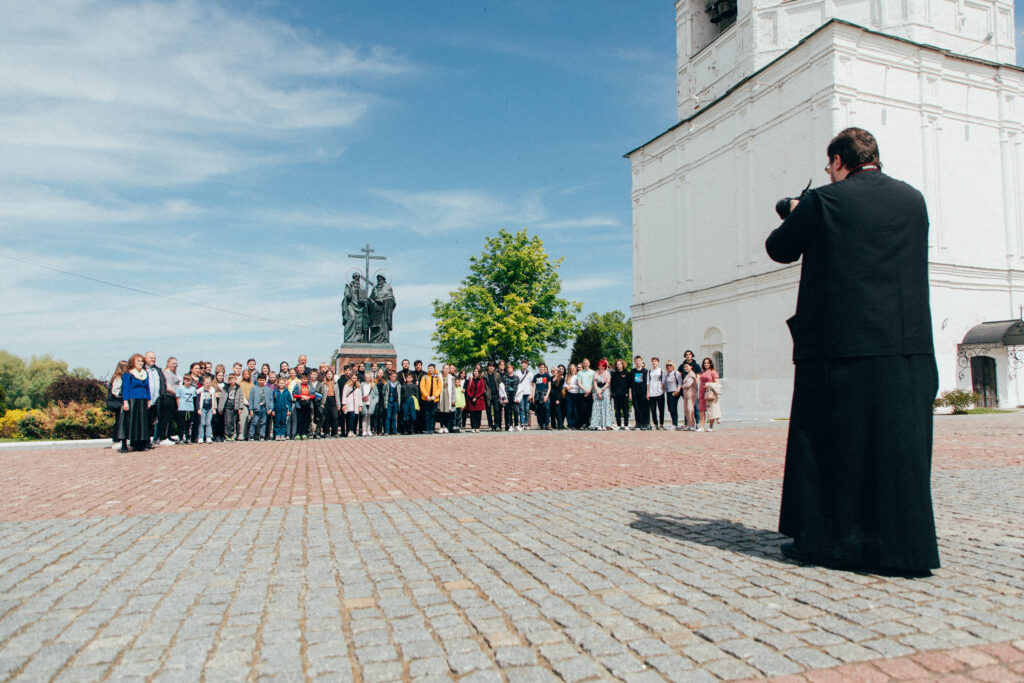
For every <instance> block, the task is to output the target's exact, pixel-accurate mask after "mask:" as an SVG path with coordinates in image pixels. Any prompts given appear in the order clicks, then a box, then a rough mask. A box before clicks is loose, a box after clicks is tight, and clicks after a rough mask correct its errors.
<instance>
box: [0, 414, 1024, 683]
mask: <svg viewBox="0 0 1024 683" xmlns="http://www.w3.org/2000/svg"><path fill="white" fill-rule="evenodd" d="M974 418H978V419H977V420H975V419H974ZM1001 420H1003V421H1001ZM953 425H956V426H953ZM977 425H982V427H981V428H978V427H977ZM1022 432H1024V415H1016V414H1015V415H1009V416H1007V417H1005V419H1004V416H991V417H990V416H972V420H971V422H970V423H966V422H952V421H943V420H936V455H935V458H934V462H935V469H934V471H933V475H934V477H933V479H934V499H935V501H936V517H937V527H938V528H939V530H940V546H941V552H942V554H943V561H944V567H943V568H942V569H940V570H938V571H936V573H935V576H933V577H931V578H929V579H926V580H908V579H891V578H886V577H879V576H874V575H861V574H851V573H847V572H835V571H829V570H824V569H821V568H815V567H798V566H795V565H791V564H789V563H786V562H784V561H782V559H781V558H780V556H779V555H778V551H777V547H778V544H779V542H780V538H781V537H780V536H779V535H778V534H777V533H775V531H774V528H775V524H776V523H777V512H778V509H777V505H778V500H777V496H778V490H779V489H778V487H779V479H778V477H779V476H781V464H782V459H781V453H782V452H783V450H784V444H785V426H784V425H772V426H756V425H755V426H740V427H738V428H734V425H727V427H726V428H724V429H723V430H722V431H721V432H720V433H719V434H717V435H715V436H716V438H715V439H713V440H700V441H698V440H697V439H693V438H690V437H691V436H692V435H689V434H686V435H684V434H679V433H664V434H662V433H653V434H637V433H606V434H601V435H595V434H588V433H585V432H580V433H575V432H573V433H566V434H564V435H563V434H551V435H547V434H532V433H525V434H517V435H516V441H517V446H516V448H517V453H519V454H520V456H521V457H519V458H517V459H508V458H502V457H497V454H498V453H499V452H501V448H497V449H488V448H483V449H481V448H480V447H479V445H478V444H479V443H484V442H483V441H482V440H483V439H492V438H493V439H495V440H496V439H499V438H502V439H507V438H509V437H508V436H507V435H502V436H498V435H493V436H492V435H481V437H480V439H481V441H479V442H477V441H475V440H473V439H468V438H466V439H464V440H463V439H461V437H458V438H456V437H452V438H451V439H448V440H444V439H440V438H439V439H438V440H437V441H428V440H425V439H423V438H422V437H413V438H411V439H406V438H405V437H401V438H396V439H380V440H373V439H371V440H365V441H359V442H358V443H359V446H358V447H356V446H355V443H353V442H351V441H348V440H339V441H330V440H327V441H322V442H309V443H308V444H305V443H299V444H295V443H278V442H274V443H272V444H266V450H263V445H262V444H261V445H253V444H246V445H242V444H224V445H222V446H218V447H217V448H220V449H222V450H221V451H217V450H209V451H206V452H208V453H210V454H213V455H205V456H204V455H200V456H199V457H197V458H192V457H191V456H189V455H186V454H185V453H184V449H182V451H174V452H167V451H166V450H163V449H161V451H160V452H159V457H156V456H155V455H153V456H150V455H140V456H139V457H137V458H133V459H132V461H131V467H130V468H128V469H123V468H122V465H123V460H119V459H114V458H111V457H110V455H109V452H107V453H102V454H100V453H98V452H95V451H90V450H88V449H82V450H74V449H70V450H61V451H58V450H52V451H48V450H45V449H44V450H40V451H33V452H32V454H31V456H28V455H21V454H20V453H19V452H18V451H12V452H5V453H4V456H5V473H6V478H4V479H0V677H10V676H12V675H13V674H14V672H20V677H22V678H26V679H33V678H40V679H46V678H50V677H52V676H54V675H55V674H56V672H60V673H59V674H58V676H59V677H60V678H63V679H68V680H93V679H97V678H102V677H105V676H108V675H109V677H110V679H111V680H114V679H118V680H122V679H123V680H132V679H136V678H138V679H145V678H151V677H152V678H154V679H156V680H195V679H197V678H199V677H201V676H205V677H206V678H207V679H208V680H211V681H213V680H230V679H231V677H232V676H233V675H236V674H238V675H240V677H247V676H249V675H250V672H249V664H250V663H251V662H253V661H256V662H257V667H256V670H255V671H253V672H251V674H252V677H253V678H255V679H256V680H289V679H302V678H304V677H306V676H310V677H314V678H318V679H321V678H322V679H323V680H341V681H347V680H352V679H353V678H354V677H355V676H357V675H358V676H359V677H361V678H363V680H376V679H378V678H379V679H380V680H392V679H393V680H398V679H400V678H401V677H402V676H404V675H405V669H408V676H409V677H410V678H411V679H414V680H445V679H449V678H450V677H452V676H458V677H464V678H467V679H472V680H490V679H495V680H497V677H500V676H502V675H503V674H507V676H508V678H509V679H512V678H513V677H515V678H517V679H518V678H521V679H523V680H533V679H536V680H541V679H548V678H550V677H551V676H553V675H558V676H561V677H562V678H564V679H566V680H585V679H586V677H593V678H607V677H609V676H615V677H619V678H621V679H623V680H637V681H640V680H648V679H651V680H653V677H654V676H660V677H664V678H667V679H669V680H710V678H713V677H719V678H733V677H737V676H738V677H754V678H756V677H760V676H779V675H782V676H785V675H790V674H797V675H799V674H803V673H805V672H807V671H810V670H816V669H827V670H829V671H832V672H850V674H849V675H850V676H853V675H855V674H856V675H861V674H864V672H870V671H875V672H878V671H888V670H891V671H893V672H902V671H904V670H908V671H909V670H910V667H909V665H908V666H905V667H904V668H902V669H901V668H899V667H901V666H903V665H902V664H901V662H906V661H912V662H914V663H915V665H916V666H919V667H923V664H921V663H917V662H916V660H910V659H908V658H909V657H917V656H926V658H925V660H923V661H924V662H928V663H931V664H932V665H933V666H936V667H938V666H940V665H944V664H942V663H943V662H945V663H947V664H948V663H949V662H953V663H954V664H955V666H956V667H957V668H955V669H951V670H950V673H951V674H955V675H960V672H965V673H964V675H969V676H971V677H975V678H978V679H985V680H987V679H993V680H998V679H1000V678H1003V679H1014V678H1019V677H1020V676H1021V675H1024V672H1020V671H1017V670H1015V669H1013V668H1011V667H1014V666H1017V667H1024V663H1021V662H1020V661H1017V660H1014V659H1011V658H1009V657H1010V655H1009V654H1008V652H1009V651H1012V652H1016V653H1020V654H1021V655H1022V656H1024V651H1022V648H1018V647H1014V646H1012V645H1010V646H1009V648H1010V650H1009V651H1007V650H1002V649H999V650H994V652H1000V653H1002V655H1004V658H1000V657H995V656H994V655H992V654H989V653H988V652H987V651H985V650H981V649H978V648H980V647H983V646H984V647H990V646H991V647H995V646H997V645H998V646H1002V645H1003V644H1006V643H1008V642H1017V641H1021V640H1022V639H1024V618H1022V617H1021V614H1022V607H1024V603H1022V598H1021V596H1022V595H1024V570H1022V568H1021V563H1020V548H1021V547H1024V534H1020V533H1019V532H1016V531H1015V529H1016V528H1017V526H1018V525H1017V521H1018V520H1019V519H1020V518H1021V513H1022V512H1024V509H1022V507H1024V505H1022V502H1021V498H1020V496H1019V491H1017V490H1016V489H1017V488H1019V487H1016V486H1015V483H1016V482H1019V481H1020V480H1021V476H1022V471H1024V463H1022V462H1021V460H1020V454H1019V449H1015V448H1014V447H1013V446H1012V444H1013V443H1015V439H1018V440H1019V436H1020V433H1022ZM965 434H968V435H969V436H968V437H965ZM554 439H562V440H563V441H564V444H561V445H559V447H558V448H557V449H555V450H554V451H553V450H552V448H551V443H552V441H553V440H554ZM640 439H644V441H642V442H641V441H640ZM494 443H495V444H498V443H502V444H504V442H498V441H495V442H494ZM640 443H646V444H649V445H650V446H651V447H650V448H647V447H646V446H644V447H641V448H637V446H638V444H640ZM410 444H415V446H413V447H409V445H410ZM965 444H970V445H969V446H967V445H965ZM563 446H564V447H563ZM620 449H621V451H622V452H628V453H629V455H630V467H628V468H622V467H619V465H618V460H619V457H618V454H619V452H620ZM965 449H967V450H966V451H965ZM108 450H109V449H108ZM172 450H173V449H172ZM552 452H562V453H572V454H573V457H572V459H571V461H570V460H562V459H559V458H551V456H550V454H551V453H552ZM965 452H968V453H969V455H967V456H965V455H964V453H965ZM226 453H231V456H230V457H228V458H223V457H220V455H221V454H226ZM442 462H443V463H444V466H443V467H439V466H438V465H439V463H442ZM469 464H472V465H473V467H469V466H468V465H469ZM313 466H315V467H316V468H317V469H316V471H317V474H318V475H319V476H317V478H316V481H317V482H319V484H318V485H313V483H312V482H313V480H308V479H305V478H304V477H301V476H292V475H294V474H295V473H299V472H305V471H309V472H312V471H313V470H306V468H307V467H313ZM64 467H68V468H73V469H71V470H67V471H73V472H74V473H75V474H74V476H72V477H68V476H63V477H59V478H58V477H53V476H52V474H47V473H52V472H56V471H62V468H64ZM112 468H113V469H112ZM353 468H354V469H353ZM253 472H261V473H264V475H263V477H262V478H259V481H260V482H262V483H261V484H260V486H266V487H268V488H267V489H266V491H277V492H278V493H274V494H273V495H268V494H262V493H259V491H258V490H257V489H252V488H250V487H251V486H252V485H254V484H250V483H248V482H250V481H255V480H254V479H253V478H252V476H251V473H253ZM343 472H344V473H343ZM352 472H358V473H359V475H358V476H355V477H354V478H353V476H350V474H351V473H352ZM437 472H444V473H445V476H444V477H441V478H439V477H438V476H437ZM47 476H50V477H51V479H49V480H47V479H46V478H45V477H47ZM266 476H270V480H267V479H266ZM513 480H514V482H513ZM69 481H74V482H75V483H76V485H78V486H79V488H77V489H75V494H74V496H71V497H68V496H65V494H66V493H67V491H68V488H67V486H68V485H67V482H69ZM357 481H366V482H374V486H373V487H368V489H369V488H373V489H374V491H377V490H378V488H379V490H381V491H388V492H389V493H388V495H386V496H385V495H383V494H380V493H374V492H372V491H370V490H366V491H362V490H360V491H356V490H354V489H352V488H344V487H346V486H349V485H350V484H352V483H353V482H357ZM15 482H16V485H17V486H18V487H20V488H18V489H12V488H11V487H12V486H15ZM195 482H203V485H202V486H201V487H200V488H198V489H197V488H195ZM222 482H224V483H222ZM226 482H231V483H230V484H228V483H226ZM456 483H458V485H456ZM235 486H238V487H240V488H238V489H235V488H233V487H235ZM460 486H461V487H464V488H459V487H460ZM395 491H397V492H398V494H394V495H393V493H392V492H395ZM453 493H454V494H455V495H452V494H453ZM3 494H6V495H3ZM279 494H281V496H282V497H281V498H280V501H284V502H283V503H282V504H279V503H276V502H273V501H275V500H278V499H277V498H274V496H277V495H279ZM204 496H205V498H204ZM261 496H262V497H261ZM229 497H230V498H231V499H232V500H233V501H234V502H232V503H231V504H227V503H225V502H224V501H226V500H227V499H228V498H229ZM328 497H329V498H330V499H328ZM129 499H130V500H132V501H133V502H132V503H131V507H126V506H125V504H121V503H118V504H113V505H110V506H107V505H106V502H107V501H124V500H129ZM293 500H302V501H303V504H297V505H296V504H292V501H293ZM153 501H163V503H162V504H161V505H160V506H159V507H158V508H157V507H154V508H148V507H147V506H150V505H153ZM246 501H247V502H246ZM258 501H263V502H258ZM218 508H223V509H218ZM231 508H234V509H231ZM303 647H304V648H305V649H304V650H302V648H303ZM943 653H956V657H954V656H953V655H952V654H946V655H945V656H946V657H947V658H946V659H943V658H942V657H940V656H939V655H942V654H943ZM72 657H73V659H72ZM538 657H542V658H543V662H541V661H540V660H539V659H538ZM69 661H70V662H71V664H70V665H67V663H68V662H69ZM115 661H116V662H118V664H117V666H116V667H115V668H114V669H112V670H111V669H110V667H111V666H112V665H113V663H114V662H115ZM862 662H865V663H862ZM549 666H550V667H551V669H552V670H553V671H554V672H555V673H554V674H552V672H551V670H549V669H548V667H549ZM606 666H607V668H606ZM950 666H952V664H950ZM23 667H24V668H23ZM61 667H63V668H61ZM303 667H307V668H305V669H304V668H303ZM885 667H889V668H888V669H886V668H885ZM563 670H564V671H563ZM928 670H931V669H928ZM820 673H821V675H822V676H826V675H831V674H827V672H824V671H823V672H820ZM836 675H843V674H842V673H840V674H836ZM864 675H867V674H864ZM894 675H895V674H894Z"/></svg>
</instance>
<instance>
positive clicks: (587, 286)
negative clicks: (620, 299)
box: [562, 277, 626, 294]
mask: <svg viewBox="0 0 1024 683" xmlns="http://www.w3.org/2000/svg"><path fill="white" fill-rule="evenodd" d="M625 286H626V280H625V278H623V277H585V278H578V279H571V280H565V281H564V282H563V283H562V292H563V293H566V294H572V293H579V292H591V291H594V290H596V289H608V288H611V287H625Z"/></svg>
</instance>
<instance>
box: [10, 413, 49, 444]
mask: <svg viewBox="0 0 1024 683" xmlns="http://www.w3.org/2000/svg"><path fill="white" fill-rule="evenodd" d="M18 431H19V432H21V438H23V439H45V438H46V437H48V436H50V429H48V425H47V424H46V423H45V422H44V421H43V419H42V414H41V413H40V411H38V410H33V411H32V412H30V413H28V414H27V415H25V417H23V418H21V422H19V423H18Z"/></svg>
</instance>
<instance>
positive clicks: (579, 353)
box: [569, 311, 633, 366]
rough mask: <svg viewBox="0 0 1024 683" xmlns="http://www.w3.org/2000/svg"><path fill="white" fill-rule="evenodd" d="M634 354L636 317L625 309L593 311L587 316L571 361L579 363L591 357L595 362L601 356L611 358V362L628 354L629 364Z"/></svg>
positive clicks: (609, 361)
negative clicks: (624, 311)
mask: <svg viewBox="0 0 1024 683" xmlns="http://www.w3.org/2000/svg"><path fill="white" fill-rule="evenodd" d="M595 340H596V341H595ZM632 355H633V319H632V318H627V317H626V314H625V313H623V312H622V311H609V312H607V313H591V314H590V315H588V316H587V317H586V318H585V319H584V321H583V327H582V329H581V330H580V333H579V335H578V336H577V337H576V342H575V343H574V344H573V347H572V354H571V356H570V358H569V361H570V362H572V363H579V362H580V361H581V360H583V359H584V358H589V359H590V362H591V364H595V363H597V361H598V359H600V358H607V359H608V363H609V364H614V362H615V359H616V358H624V359H625V360H626V365H627V366H628V365H629V361H630V356H632Z"/></svg>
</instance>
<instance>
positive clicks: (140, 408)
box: [121, 353, 149, 453]
mask: <svg viewBox="0 0 1024 683" xmlns="http://www.w3.org/2000/svg"><path fill="white" fill-rule="evenodd" d="M145 364H146V359H145V358H144V357H143V356H142V354H141V353H136V354H133V355H132V357H131V358H129V359H128V368H129V369H128V372H126V373H124V374H123V375H121V399H122V401H123V403H122V406H121V409H122V411H123V413H124V414H123V415H122V416H121V420H122V423H123V426H122V431H121V433H122V435H123V436H124V439H125V441H127V447H126V446H125V442H124V441H122V445H121V452H122V453H124V452H126V451H128V449H129V448H130V449H131V450H133V451H142V450H147V449H148V448H149V375H147V374H146V370H145Z"/></svg>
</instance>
